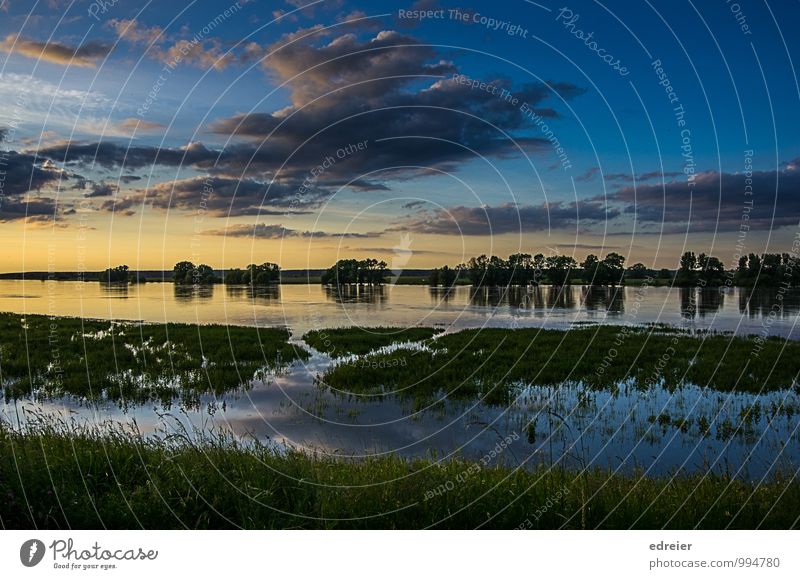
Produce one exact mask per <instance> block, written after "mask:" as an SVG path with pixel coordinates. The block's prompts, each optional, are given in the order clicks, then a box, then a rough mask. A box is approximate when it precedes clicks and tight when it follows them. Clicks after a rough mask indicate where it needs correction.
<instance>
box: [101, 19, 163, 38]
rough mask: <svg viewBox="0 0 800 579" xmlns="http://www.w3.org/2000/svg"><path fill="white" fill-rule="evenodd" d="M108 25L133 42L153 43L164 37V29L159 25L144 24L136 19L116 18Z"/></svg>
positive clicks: (118, 34) (120, 36) (121, 36)
mask: <svg viewBox="0 0 800 579" xmlns="http://www.w3.org/2000/svg"><path fill="white" fill-rule="evenodd" d="M106 26H108V27H109V28H111V29H112V30H114V31H115V32H116V33H117V36H119V38H121V39H123V40H127V41H128V42H133V43H142V44H152V43H155V42H156V41H158V40H159V39H160V38H162V36H163V34H164V30H163V29H162V28H161V27H159V26H153V27H147V26H142V25H141V24H140V23H139V22H138V21H137V20H136V19H130V20H128V19H117V18H114V19H112V20H109V21H108V22H107V23H106Z"/></svg>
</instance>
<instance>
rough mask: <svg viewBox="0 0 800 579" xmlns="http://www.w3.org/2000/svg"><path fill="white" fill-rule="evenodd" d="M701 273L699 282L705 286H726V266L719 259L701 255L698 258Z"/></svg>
mask: <svg viewBox="0 0 800 579" xmlns="http://www.w3.org/2000/svg"><path fill="white" fill-rule="evenodd" d="M697 266H698V267H699V268H700V271H699V272H698V274H697V277H698V280H699V282H700V283H701V285H703V286H708V287H718V286H721V285H725V264H724V263H722V261H720V260H719V259H718V258H716V257H713V256H710V255H706V254H705V253H701V254H700V255H699V256H698V258H697Z"/></svg>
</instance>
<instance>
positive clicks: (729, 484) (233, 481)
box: [0, 420, 800, 529]
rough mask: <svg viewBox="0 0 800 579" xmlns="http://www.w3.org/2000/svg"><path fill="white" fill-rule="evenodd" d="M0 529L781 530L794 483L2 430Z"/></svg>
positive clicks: (103, 431) (69, 426)
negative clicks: (338, 456)
mask: <svg viewBox="0 0 800 579" xmlns="http://www.w3.org/2000/svg"><path fill="white" fill-rule="evenodd" d="M0 498H2V500H0V524H1V525H2V527H3V528H46V529H66V528H71V529H82V528H111V529H133V528H148V529H162V528H193V529H194V528H215V529H216V528H238V527H243V528H251V529H257V528H325V529H340V528H422V527H437V528H473V527H479V526H481V527H486V528H517V527H520V526H523V527H525V528H543V529H552V528H596V527H598V528H629V527H635V528H648V529H652V528H662V527H667V528H678V529H685V528H694V527H699V528H708V529H720V528H728V527H731V528H746V529H753V528H781V529H787V528H793V527H796V526H797V516H798V513H800V486H799V485H798V484H797V482H795V480H794V479H791V478H790V479H777V480H774V481H772V482H769V483H766V484H760V485H754V484H750V483H747V482H742V481H737V480H729V479H727V478H723V477H718V476H706V477H702V476H685V475H679V476H677V477H675V478H672V479H650V478H641V477H639V476H622V475H614V474H611V473H609V472H607V471H603V470H590V471H585V472H582V473H576V472H570V471H566V470H561V469H551V470H547V469H545V468H544V467H537V468H536V469H534V470H532V471H529V470H524V469H512V468H509V467H492V468H480V467H479V466H476V465H475V464H474V463H467V462H463V461H459V460H455V461H451V462H446V463H442V464H439V465H437V464H436V463H434V462H431V461H426V460H414V461H407V460H403V459H401V458H398V457H395V456H386V457H382V458H373V459H366V460H362V461H349V462H348V461H343V460H333V459H327V458H321V457H315V456H309V455H306V454H301V453H298V452H293V451H290V452H278V451H276V450H274V449H270V448H268V447H266V446H263V445H257V444H254V445H251V446H244V445H242V444H241V443H239V442H236V441H234V440H232V439H230V438H227V437H224V436H217V437H215V438H206V439H204V440H200V441H193V440H190V439H189V438H188V437H183V436H173V437H162V438H160V439H157V438H147V439H145V438H142V437H140V436H138V435H137V434H136V433H135V432H134V431H131V430H130V429H128V430H126V429H123V428H121V427H113V426H107V427H105V428H97V427H95V428H89V427H86V426H84V427H79V426H76V425H75V424H73V423H67V422H58V423H57V422H53V421H52V420H49V421H44V422H39V423H36V422H35V421H34V422H31V423H30V424H29V426H28V430H26V431H25V432H20V431H16V430H12V429H11V428H10V427H8V426H7V425H0Z"/></svg>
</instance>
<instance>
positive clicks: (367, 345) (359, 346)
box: [303, 327, 441, 358]
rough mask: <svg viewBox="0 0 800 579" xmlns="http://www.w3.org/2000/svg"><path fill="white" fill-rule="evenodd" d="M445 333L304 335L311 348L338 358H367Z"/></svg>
mask: <svg viewBox="0 0 800 579" xmlns="http://www.w3.org/2000/svg"><path fill="white" fill-rule="evenodd" d="M437 332H441V330H437V329H434V328H393V327H377V328H362V327H354V328H331V329H326V330H312V331H310V332H308V333H306V334H305V335H304V336H303V340H305V341H306V343H307V344H308V345H309V346H311V347H312V348H315V349H317V350H319V351H320V352H325V353H326V354H328V355H330V356H333V357H335V358H338V357H341V356H348V355H351V354H357V355H363V354H367V353H369V352H371V351H373V350H377V349H378V348H383V347H385V346H390V345H392V344H400V343H403V342H420V341H422V340H427V339H429V338H431V337H432V336H433V335H435V334H436V333H437Z"/></svg>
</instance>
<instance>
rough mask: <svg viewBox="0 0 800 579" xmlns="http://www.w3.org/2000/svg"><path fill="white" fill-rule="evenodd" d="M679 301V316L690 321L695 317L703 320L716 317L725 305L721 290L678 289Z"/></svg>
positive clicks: (723, 291) (723, 294) (723, 293)
mask: <svg viewBox="0 0 800 579" xmlns="http://www.w3.org/2000/svg"><path fill="white" fill-rule="evenodd" d="M678 291H679V294H680V300H681V316H683V318H684V319H687V320H691V319H694V318H696V317H698V316H699V317H700V318H705V317H706V316H708V315H716V314H717V313H718V312H719V311H720V310H722V309H723V307H724V305H725V292H726V291H727V290H725V289H723V288H693V287H682V288H678Z"/></svg>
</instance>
